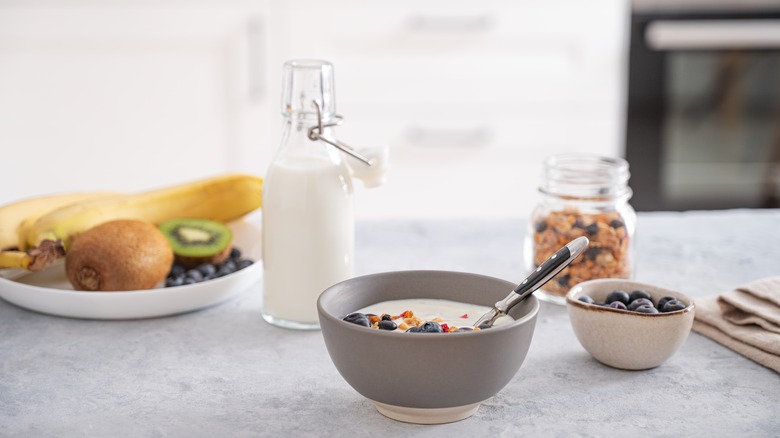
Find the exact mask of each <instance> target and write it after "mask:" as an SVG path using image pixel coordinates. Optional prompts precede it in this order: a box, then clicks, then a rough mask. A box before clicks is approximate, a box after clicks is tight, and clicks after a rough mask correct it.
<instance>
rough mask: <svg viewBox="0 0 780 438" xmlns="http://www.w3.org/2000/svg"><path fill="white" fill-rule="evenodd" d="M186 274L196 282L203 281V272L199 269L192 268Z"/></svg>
mask: <svg viewBox="0 0 780 438" xmlns="http://www.w3.org/2000/svg"><path fill="white" fill-rule="evenodd" d="M184 275H185V276H186V278H190V279H192V280H194V281H195V283H197V282H200V281H203V274H201V272H200V271H198V270H197V269H190V270H189V271H187V273H186V274H184Z"/></svg>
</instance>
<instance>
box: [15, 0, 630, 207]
mask: <svg viewBox="0 0 780 438" xmlns="http://www.w3.org/2000/svg"><path fill="white" fill-rule="evenodd" d="M627 22H628V5H627V3H626V2H625V1H624V0H590V1H576V0H550V1H537V0H534V1H531V0H523V1H501V0H489V1H480V2H473V1H462V0H461V1H452V0H450V1H438V0H425V1H411V0H405V1H390V0H381V1H371V2H366V1H358V0H337V1H329V2H321V1H315V0H293V1H282V0H267V1H266V0H256V1H227V2H217V1H195V2H184V1H173V0H168V1H161V2H153V1H129V0H126V1H118V0H112V1H102V2H101V1H96V0H94V1H86V0H82V1H76V0H69V1H59V2H55V1H26V2H22V1H7V0H6V1H2V0H0V152H2V157H3V158H2V159H0V185H1V186H2V187H3V190H1V191H0V202H2V203H4V202H9V201H11V200H14V199H19V198H22V197H27V196H34V195H40V194H48V193H54V192H62V191H72V190H79V191H91V190H118V191H135V190H144V189H147V188H152V187H156V186H159V185H164V184H170V183H174V182H179V181H186V180H190V179H195V178H199V177H201V176H204V175H207V174H213V173H220V172H224V171H245V172H252V173H257V174H260V175H263V174H264V172H265V168H266V167H267V165H268V162H269V160H270V159H271V156H272V153H273V151H274V150H275V148H276V146H277V144H278V141H279V126H280V124H281V119H280V117H279V115H278V107H279V102H278V100H279V95H280V73H281V64H282V63H283V62H284V61H285V60H287V59H291V58H298V57H307V58H321V59H327V60H329V61H331V62H333V63H334V65H335V68H336V86H337V101H338V107H339V112H340V113H342V114H343V115H344V116H345V117H346V123H345V125H344V126H342V127H339V128H338V130H337V134H338V135H339V137H340V138H341V139H342V140H343V141H344V142H346V143H348V144H351V145H353V146H362V145H375V144H388V145H389V146H390V148H391V162H392V168H391V172H390V174H389V179H388V182H387V184H386V185H385V186H383V187H381V188H377V189H370V190H368V189H363V188H362V186H361V184H360V183H357V184H356V187H357V190H356V192H357V193H356V208H357V213H358V217H361V218H370V217H453V218H457V217H500V216H520V217H522V216H525V215H527V214H528V212H529V210H530V208H531V206H532V205H533V203H534V202H535V190H536V186H537V184H538V182H539V179H538V175H539V172H540V170H541V160H542V159H543V158H544V157H545V156H547V155H549V154H551V153H557V152H569V151H591V152H597V153H604V154H622V135H623V132H622V124H623V106H624V104H623V100H624V97H623V94H624V91H623V88H624V86H623V81H624V78H623V76H624V62H625V56H626V54H625V43H624V38H625V31H626V26H627Z"/></svg>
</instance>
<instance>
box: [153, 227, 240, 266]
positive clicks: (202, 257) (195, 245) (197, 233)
mask: <svg viewBox="0 0 780 438" xmlns="http://www.w3.org/2000/svg"><path fill="white" fill-rule="evenodd" d="M160 231H162V233H163V235H165V237H166V238H167V239H168V242H169V243H170V244H171V248H173V254H174V255H175V258H176V262H177V263H179V264H181V265H184V266H186V267H190V268H194V267H196V266H199V265H201V264H203V263H214V264H218V263H222V262H223V261H225V260H226V259H227V258H228V257H229V256H230V249H231V248H232V245H231V244H232V242H233V233H232V232H231V231H230V229H229V228H228V227H226V226H225V225H224V224H222V223H220V222H215V221H212V220H209V219H195V218H182V219H171V220H168V221H165V222H163V223H162V224H160Z"/></svg>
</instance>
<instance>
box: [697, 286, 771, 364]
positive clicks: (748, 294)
mask: <svg viewBox="0 0 780 438" xmlns="http://www.w3.org/2000/svg"><path fill="white" fill-rule="evenodd" d="M693 331H695V332H697V333H699V334H702V335H704V336H706V337H708V338H710V339H712V340H714V341H716V342H718V343H720V344H722V345H724V346H726V347H728V348H730V349H732V350H734V351H736V352H737V353H739V354H742V355H743V356H745V357H747V358H749V359H751V360H753V361H755V362H758V363H760V364H761V365H764V366H765V367H767V368H771V369H773V370H775V371H776V372H778V373H780V277H769V278H764V279H761V280H756V281H754V282H751V283H748V284H746V285H744V286H741V287H739V288H737V289H735V290H733V291H730V292H726V293H724V294H722V295H718V296H710V297H705V298H699V299H697V300H696V314H695V319H694V323H693Z"/></svg>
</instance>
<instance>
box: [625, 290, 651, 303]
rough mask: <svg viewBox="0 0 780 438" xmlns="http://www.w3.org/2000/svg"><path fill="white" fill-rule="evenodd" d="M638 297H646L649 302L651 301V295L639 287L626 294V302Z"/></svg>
mask: <svg viewBox="0 0 780 438" xmlns="http://www.w3.org/2000/svg"><path fill="white" fill-rule="evenodd" d="M639 298H645V299H648V300H650V302H652V301H653V297H651V296H650V294H649V293H647V292H645V291H643V290H641V289H637V290H635V291H633V292H631V293H630V294H628V302H629V303H630V302H633V301H634V300H636V299H639Z"/></svg>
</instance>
